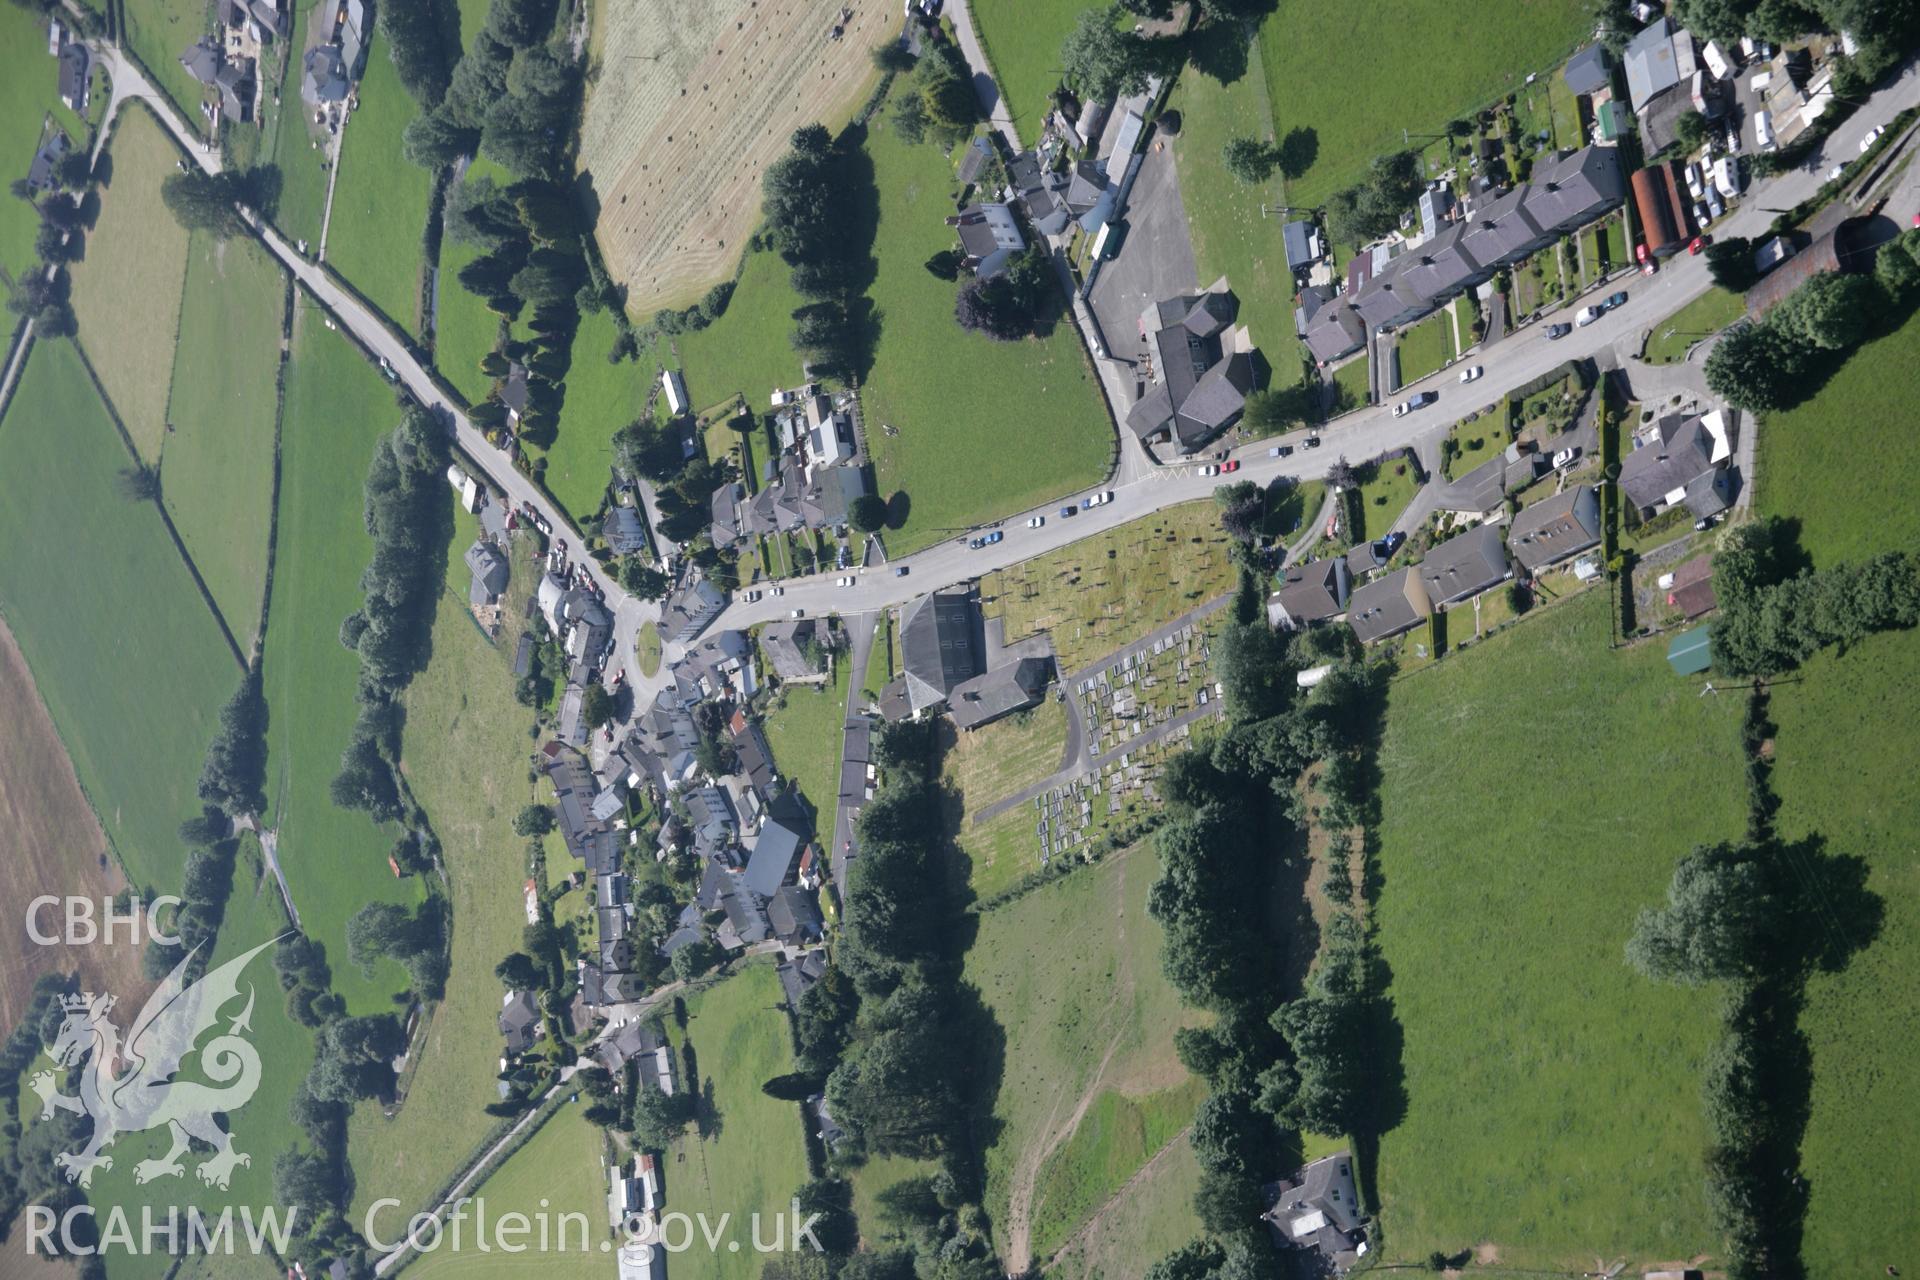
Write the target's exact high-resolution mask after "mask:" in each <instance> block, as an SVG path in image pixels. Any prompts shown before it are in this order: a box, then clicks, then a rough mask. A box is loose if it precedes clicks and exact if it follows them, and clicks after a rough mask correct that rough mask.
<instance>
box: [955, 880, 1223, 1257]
mask: <svg viewBox="0 0 1920 1280" xmlns="http://www.w3.org/2000/svg"><path fill="white" fill-rule="evenodd" d="M1158 874H1159V866H1158V863H1157V861H1156V859H1155V857H1154V854H1153V852H1152V850H1151V849H1150V848H1147V847H1145V846H1135V847H1134V848H1133V849H1132V850H1129V851H1123V852H1121V853H1117V854H1114V855H1112V856H1110V857H1109V858H1107V859H1106V860H1105V861H1103V862H1101V863H1099V864H1097V865H1095V866H1094V867H1092V868H1089V869H1085V870H1080V871H1076V872H1075V873H1073V874H1072V875H1070V876H1067V877H1066V878H1065V879H1062V880H1058V881H1055V882H1054V883H1052V884H1049V885H1046V886H1045V887H1043V888H1040V889H1036V890H1035V891H1034V892H1032V893H1030V894H1027V895H1026V896H1025V897H1022V898H1019V899H1016V900H1015V901H1013V902H1011V903H1008V904H1006V905H1005V906H1002V907H999V908H997V909H995V910H993V911H989V912H987V913H985V914H984V915H982V916H981V918H980V931H979V936H978V937H977V938H976V939H975V940H974V944H973V946H972V948H971V949H970V950H969V951H968V952H967V957H966V979H967V981H968V982H970V983H972V984H974V985H975V986H977V987H978V988H979V990H980V995H981V998H982V999H983V1000H984V1001H985V1002H986V1004H987V1006H988V1008H989V1010H990V1011H991V1012H992V1015H993V1018H994V1020H995V1021H996V1022H997V1023H998V1024H999V1026H1000V1029H1001V1032H1002V1034H1003V1035H1004V1036H1005V1045H1004V1049H1003V1051H1002V1053H1001V1054H1000V1060H1001V1063H1002V1064H1003V1065H1002V1071H1003V1074H1002V1076H1001V1079H1000V1081H999V1090H998V1093H997V1095H996V1097H995V1098H994V1101H993V1124H992V1125H991V1127H990V1128H989V1129H988V1130H987V1131H988V1132H992V1133H994V1134H995V1135H996V1136H995V1137H994V1138H993V1140H992V1142H991V1144H990V1145H989V1146H988V1147H987V1150H986V1166H987V1191H986V1201H985V1204H986V1208H987V1213H988V1215H989V1216H990V1217H991V1218H992V1220H993V1222H994V1232H995V1243H996V1244H997V1245H998V1246H999V1248H1000V1249H1001V1251H1002V1256H1003V1258H1004V1259H1005V1260H1006V1261H1007V1262H1008V1264H1009V1266H1010V1267H1012V1268H1013V1269H1016V1270H1018V1269H1020V1268H1021V1264H1022V1262H1023V1261H1025V1259H1024V1258H1022V1257H1020V1256H1017V1249H1018V1245H1019V1244H1020V1237H1021V1234H1022V1230H1023V1228H1026V1229H1027V1230H1029V1231H1030V1243H1029V1245H1028V1250H1029V1252H1030V1253H1031V1254H1032V1255H1033V1256H1035V1257H1039V1258H1046V1257H1048V1256H1050V1255H1051V1254H1052V1252H1053V1251H1054V1250H1055V1249H1056V1248H1058V1247H1059V1246H1060V1245H1062V1244H1064V1243H1065V1242H1066V1240H1067V1238H1068V1237H1069V1236H1070V1235H1071V1234H1072V1233H1073V1232H1074V1230H1075V1229H1076V1228H1078V1227H1079V1226H1080V1225H1081V1224H1082V1223H1083V1222H1085V1221H1086V1219H1087V1217H1088V1215H1090V1214H1091V1213H1092V1212H1093V1210H1095V1209H1097V1208H1098V1207H1099V1206H1100V1205H1101V1204H1102V1203H1103V1202H1104V1201H1105V1200H1106V1199H1107V1198H1108V1197H1109V1196H1110V1195H1112V1194H1113V1193H1114V1192H1116V1191H1118V1190H1119V1189H1120V1187H1121V1186H1122V1185H1123V1184H1124V1183H1125V1182H1126V1180H1127V1179H1128V1178H1129V1177H1131V1176H1132V1175H1133V1174H1134V1173H1135V1172H1136V1171H1137V1170H1138V1169H1139V1168H1140V1167H1141V1165H1143V1164H1145V1163H1146V1162H1147V1161H1148V1160H1149V1159H1150V1158H1152V1157H1153V1156H1154V1155H1155V1154H1156V1153H1158V1152H1159V1151H1160V1150H1161V1149H1162V1148H1163V1147H1165V1146H1166V1145H1167V1144H1168V1143H1169V1142H1171V1141H1172V1140H1173V1139H1174V1138H1175V1137H1176V1136H1177V1135H1179V1134H1180V1132H1181V1131H1182V1130H1183V1129H1185V1127H1186V1126H1187V1124H1188V1123H1190V1122H1191V1120H1192V1118H1193V1110H1194V1108H1195V1107H1196V1106H1198V1105H1199V1103H1200V1100H1201V1098H1202V1097H1204V1096H1205V1093H1206V1087H1205V1084H1204V1082H1202V1081H1200V1080H1198V1079H1195V1078H1194V1077H1192V1076H1190V1075H1188V1073H1187V1070H1186V1068H1185V1067H1183V1066H1181V1065H1180V1061H1179V1059H1178V1057H1177V1056H1175V1054H1174V1051H1173V1033H1174V1030H1175V1029H1176V1028H1178V1027H1181V1026H1188V1025H1192V1024H1194V1023H1196V1022H1198V1021H1201V1020H1202V1017H1203V1016H1202V1015H1200V1014H1198V1013H1196V1012H1195V1011H1194V1010H1191V1009H1188V1008H1187V1007H1185V1006H1184V1005H1182V1004H1181V1002H1180V998H1179V996H1178V994H1177V993H1175V991H1174V990H1173V988H1172V986H1171V985H1170V984H1169V983H1168V982H1167V979H1166V977H1165V975H1164V973H1163V972H1162V970H1161V967H1160V941H1161V933H1160V927H1159V925H1158V924H1157V923H1155V922H1154V920H1153V918H1152V917H1151V916H1149V915H1148V914H1147V891H1148V889H1149V887H1150V886H1151V885H1152V883H1153V881H1154V879H1155V878H1156V877H1157V876H1158ZM1083 1103H1084V1104H1085V1106H1084V1109H1083V1107H1082V1104H1083ZM1010 1248H1012V1249H1014V1250H1015V1251H1016V1256H1009V1255H1008V1250H1009V1249H1010Z"/></svg>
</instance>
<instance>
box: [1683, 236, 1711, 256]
mask: <svg viewBox="0 0 1920 1280" xmlns="http://www.w3.org/2000/svg"><path fill="white" fill-rule="evenodd" d="M1706 247H1707V242H1706V241H1705V240H1702V239H1701V238H1700V237H1699V236H1695V237H1694V238H1693V239H1691V240H1689V241H1687V252H1688V253H1693V254H1697V253H1699V252H1700V251H1701V250H1702V249H1704V248H1706Z"/></svg>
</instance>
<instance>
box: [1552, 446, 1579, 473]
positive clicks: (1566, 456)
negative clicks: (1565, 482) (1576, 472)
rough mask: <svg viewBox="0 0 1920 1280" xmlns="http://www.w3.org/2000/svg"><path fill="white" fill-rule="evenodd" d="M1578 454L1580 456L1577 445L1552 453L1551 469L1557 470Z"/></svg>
mask: <svg viewBox="0 0 1920 1280" xmlns="http://www.w3.org/2000/svg"><path fill="white" fill-rule="evenodd" d="M1579 456H1580V446H1579V445H1572V446H1570V447H1568V448H1565V449H1562V450H1561V451H1560V452H1558V453H1556V454H1554V455H1553V469H1554V470H1555V471H1558V470H1559V469H1560V468H1562V467H1564V466H1566V465H1567V464H1568V463H1569V462H1572V461H1573V460H1574V459H1575V458H1577V457H1579Z"/></svg>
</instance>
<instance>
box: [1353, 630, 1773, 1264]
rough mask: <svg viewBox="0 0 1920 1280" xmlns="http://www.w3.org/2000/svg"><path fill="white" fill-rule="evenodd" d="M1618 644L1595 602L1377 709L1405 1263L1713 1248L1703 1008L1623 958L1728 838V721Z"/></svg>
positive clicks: (1484, 651) (1727, 714) (1428, 677)
mask: <svg viewBox="0 0 1920 1280" xmlns="http://www.w3.org/2000/svg"><path fill="white" fill-rule="evenodd" d="M1607 640H1608V623H1607V601H1606V597H1605V596H1604V595H1601V594H1599V593H1591V594H1589V595H1588V596H1586V597H1584V598H1582V599H1579V600H1575V601H1571V602H1569V603H1567V604H1566V605H1564V606H1562V607H1560V608H1557V609H1554V610H1551V611H1550V612H1548V613H1547V614H1546V615H1545V616H1543V617H1541V618H1540V619H1538V620H1536V621H1534V622H1531V623H1529V624H1528V625H1526V626H1522V627H1516V628H1514V629H1512V630H1510V631H1508V632H1506V633H1505V634H1503V635H1501V636H1497V637H1495V638H1493V639H1491V640H1488V641H1486V642H1485V643H1483V644H1481V645H1479V646H1478V647H1477V648H1476V649H1475V650H1473V651H1472V652H1469V653H1463V654H1460V655H1457V656H1455V657H1454V658H1452V659H1451V660H1449V661H1447V662H1445V663H1442V664H1440V665H1438V666H1435V667H1433V668H1430V669H1429V670H1426V671H1423V672H1420V673H1417V674H1414V675H1410V676H1408V677H1407V678H1405V679H1403V680H1401V681H1399V682H1396V683H1395V684H1394V686H1393V688H1392V691H1391V692H1390V694H1389V699H1388V711H1387V725H1386V734H1385V738H1384V742H1383V745H1382V747H1381V750H1380V765H1381V772H1382V782H1381V788H1380V794H1381V803H1382V821H1381V826H1380V831H1379V854H1378V859H1379V868H1380V874H1381V875H1382V876H1383V877H1384V888H1383V890H1382V892H1381V896H1380V899H1379V902H1378V905H1377V907H1376V908H1375V910H1374V919H1375V921H1376V923H1377V925H1378V929H1379V938H1380V944H1381V948H1382V952H1383V958H1384V960H1385V962H1386V964H1387V965H1388V966H1389V968H1390V970H1391V972H1392V982H1391V986H1390V988H1389V990H1388V993H1387V994H1388V997H1389V998H1390V999H1391V1001H1392V1002H1393V1009H1394V1015H1395V1017H1396V1019H1397V1021H1398V1023H1399V1026H1400V1029H1401V1031H1402V1033H1403V1034H1404V1037H1405V1039H1404V1046H1403V1048H1402V1050H1401V1060H1400V1063H1399V1066H1400V1068H1401V1070H1402V1071H1403V1073H1404V1075H1403V1082H1404V1089H1405V1094H1406V1110H1405V1116H1404V1118H1403V1119H1402V1120H1401V1121H1400V1123H1399V1125H1398V1126H1397V1127H1395V1128H1393V1129H1391V1130H1390V1131H1389V1132H1388V1133H1387V1134H1386V1135H1385V1136H1384V1138H1383V1139H1382V1140H1381V1145H1380V1154H1379V1170H1378V1184H1379V1194H1380V1204H1381V1216H1382V1220H1383V1223H1384V1225H1385V1229H1386V1233H1387V1239H1388V1246H1387V1248H1388V1251H1389V1252H1390V1253H1391V1255H1392V1257H1393V1258H1394V1259H1401V1260H1404V1259H1424V1258H1425V1257H1426V1256H1427V1254H1428V1252H1429V1251H1431V1250H1433V1249H1441V1250H1448V1251H1451V1250H1457V1249H1462V1248H1467V1247H1469V1246H1473V1245H1477V1244H1482V1243H1487V1244H1491V1245H1493V1246H1494V1247H1496V1248H1497V1249H1498V1251H1499V1255H1500V1258H1501V1261H1502V1263H1503V1264H1504V1265H1506V1266H1510V1267H1531V1266H1546V1267H1551V1268H1554V1269H1561V1268H1573V1269H1579V1267H1580V1266H1581V1265H1586V1266H1590V1265H1591V1260H1592V1258H1593V1256H1594V1255H1595V1254H1596V1252H1604V1253H1606V1255H1607V1256H1608V1257H1609V1258H1612V1257H1617V1256H1622V1255H1624V1256H1627V1257H1630V1258H1633V1259H1638V1260H1648V1261H1650V1260H1654V1259H1664V1258H1676V1257H1690V1256H1692V1255H1693V1254H1695V1253H1697V1252H1704V1251H1708V1250H1711V1249H1713V1248H1714V1247H1716V1245H1715V1241H1714V1239H1713V1231H1712V1229H1711V1227H1709V1226H1707V1225H1706V1220H1705V1217H1704V1214H1705V1207H1704V1204H1703V1192H1702V1181H1703V1179H1702V1173H1703V1170H1702V1166H1701V1153H1702V1151H1703V1150H1704V1148H1705V1142H1706V1135H1705V1125H1704V1122H1703V1120H1702V1118H1701V1111H1700V1063H1701V1058H1702V1055H1703V1054H1704V1053H1705V1051H1706V1048H1707V1045H1708V1043H1709V1042H1710V1041H1711V1039H1712V1038H1713V1036H1714V1034H1715V1015H1714V1013H1713V1000H1714V997H1713V996H1712V995H1711V994H1710V993H1708V992H1706V991H1688V990H1682V989H1678V988H1673V987H1666V986H1660V985H1657V984H1654V983H1650V982H1647V981H1645V980H1644V979H1642V978H1640V977H1639V976H1637V975H1636V974H1635V973H1634V972H1633V971H1632V970H1630V969H1629V968H1628V967H1627V964H1626V961H1625V960H1624V959H1623V956H1622V948H1623V946H1624V944H1625V942H1626V938H1627V935H1628V933H1629V932H1630V931H1631V929H1632V924H1633V917H1634V914H1635V913H1636V912H1637V911H1638V910H1639V909H1640V907H1641V906H1643V905H1646V904H1650V903H1654V902H1658V901H1660V900H1661V898H1662V896H1663V895H1664V893H1665V892H1666V886H1667V882H1668V880H1669V878H1670V877H1671V875H1672V872H1673V864H1674V862H1675V861H1676V860H1677V859H1678V858H1679V857H1680V856H1681V855H1682V854H1684V853H1685V852H1686V851H1687V850H1688V849H1689V848H1691V847H1692V846H1693V845H1695V844H1698V843H1702V842H1706V841H1712V840H1720V839H1731V838H1736V837H1738V835H1739V834H1740V832H1741V830H1742V829H1743V826H1744V819H1745V813H1744V794H1745V793H1744V791H1743V790H1742V788H1741V783H1740V756H1739V743H1738V740H1737V739H1738V725H1739V719H1740V711H1741V707H1740V703H1739V701H1738V700H1737V699H1734V698H1719V699H1714V698H1707V699H1702V698H1700V697H1698V696H1696V695H1697V688H1696V686H1695V684H1694V682H1692V681H1686V680H1681V679H1678V678H1677V677H1675V676H1674V675H1673V673H1672V671H1671V670H1670V669H1669V668H1668V666H1667V664H1666V661H1665V653H1664V647H1663V646H1660V645H1657V644H1655V645H1642V646H1639V647H1637V648H1635V649H1632V650H1630V651H1628V652H1625V653H1611V652H1609V651H1608V649H1607ZM1596 744H1604V746H1605V753H1604V754H1599V753H1596V751H1595V746H1596ZM1463 1169H1471V1170H1472V1171H1473V1176H1472V1177H1471V1178H1462V1177H1461V1171H1462V1170H1463ZM1623 1204H1632V1205H1634V1206H1636V1209H1635V1211H1634V1212H1632V1213H1622V1212H1621V1206H1622V1205H1623Z"/></svg>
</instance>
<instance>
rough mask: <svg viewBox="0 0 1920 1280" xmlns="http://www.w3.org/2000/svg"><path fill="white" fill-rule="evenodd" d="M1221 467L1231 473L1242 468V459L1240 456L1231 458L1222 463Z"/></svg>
mask: <svg viewBox="0 0 1920 1280" xmlns="http://www.w3.org/2000/svg"><path fill="white" fill-rule="evenodd" d="M1220 469H1221V470H1222V471H1225V472H1228V473H1229V474H1231V473H1232V472H1235V471H1238V470H1239V469H1240V460H1239V459H1238V458H1229V459H1227V460H1226V461H1225V462H1223V463H1221V464H1220Z"/></svg>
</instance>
